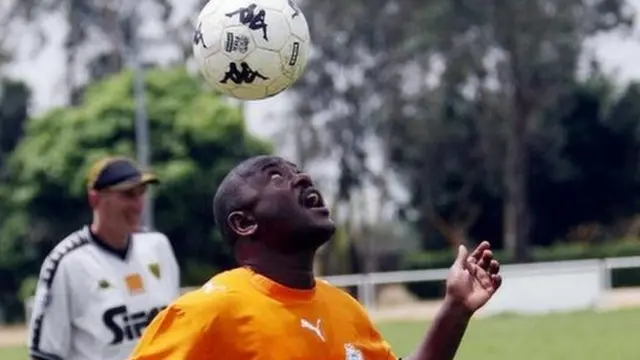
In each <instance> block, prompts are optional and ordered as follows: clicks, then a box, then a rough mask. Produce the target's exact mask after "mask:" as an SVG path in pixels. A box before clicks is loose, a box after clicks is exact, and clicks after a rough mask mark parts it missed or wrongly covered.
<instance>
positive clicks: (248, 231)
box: [227, 211, 258, 236]
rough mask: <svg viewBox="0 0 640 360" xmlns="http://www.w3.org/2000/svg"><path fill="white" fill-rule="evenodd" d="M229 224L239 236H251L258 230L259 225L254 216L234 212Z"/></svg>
mask: <svg viewBox="0 0 640 360" xmlns="http://www.w3.org/2000/svg"><path fill="white" fill-rule="evenodd" d="M227 222H228V223H229V227H231V229H232V230H233V231H234V232H235V233H236V234H238V236H251V235H253V234H254V233H255V232H256V230H257V229H258V224H257V223H256V221H255V219H254V218H253V216H251V215H250V214H247V213H245V212H242V211H234V212H232V213H231V214H229V216H228V217H227Z"/></svg>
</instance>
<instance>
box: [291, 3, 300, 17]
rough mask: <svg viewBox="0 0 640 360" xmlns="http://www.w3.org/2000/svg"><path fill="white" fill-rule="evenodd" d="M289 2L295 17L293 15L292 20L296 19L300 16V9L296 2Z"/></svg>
mask: <svg viewBox="0 0 640 360" xmlns="http://www.w3.org/2000/svg"><path fill="white" fill-rule="evenodd" d="M288 2H289V7H290V8H291V9H292V10H293V15H291V18H292V19H295V17H296V16H298V15H300V7H299V6H298V4H297V3H296V1H295V0H288Z"/></svg>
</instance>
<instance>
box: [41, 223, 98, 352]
mask: <svg viewBox="0 0 640 360" xmlns="http://www.w3.org/2000/svg"><path fill="white" fill-rule="evenodd" d="M86 233H87V230H86V229H82V230H79V231H77V232H75V233H73V234H71V235H69V236H68V237H67V238H66V239H64V240H62V242H60V244H58V245H57V246H56V247H55V248H54V249H53V251H52V252H51V254H49V256H47V258H46V259H45V261H44V264H43V273H42V275H41V279H40V281H42V282H43V283H44V285H45V287H46V289H47V291H49V290H50V289H51V286H52V285H53V279H54V278H55V275H56V272H57V271H58V268H59V266H60V262H61V261H62V259H63V258H64V257H65V256H67V255H69V254H70V253H72V252H73V251H74V250H77V249H79V248H81V247H82V246H84V245H87V244H89V239H88V237H87V235H86ZM46 296H48V295H46ZM44 314H45V312H44V311H41V312H40V313H39V314H38V317H37V318H36V319H35V321H34V323H33V332H32V334H31V344H32V345H31V346H32V349H31V352H32V353H33V354H34V355H37V356H40V357H42V358H43V359H45V360H59V359H60V357H57V356H55V355H51V354H47V353H43V352H41V351H40V338H41V336H42V321H43V320H44ZM42 355H44V356H42ZM47 356H49V357H47ZM51 356H54V357H53V358H52V357H51Z"/></svg>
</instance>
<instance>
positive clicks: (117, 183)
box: [87, 157, 159, 191]
mask: <svg viewBox="0 0 640 360" xmlns="http://www.w3.org/2000/svg"><path fill="white" fill-rule="evenodd" d="M158 182H159V180H158V178H157V177H156V175H155V174H153V173H150V172H145V171H142V170H141V169H140V168H139V167H138V165H136V163H135V162H133V161H132V160H130V159H128V158H125V157H107V158H103V159H100V160H98V161H97V162H95V163H94V164H93V166H91V168H90V170H89V175H88V184H87V185H88V187H89V189H92V190H107V189H108V190H116V191H123V190H129V189H132V188H134V187H136V186H139V185H143V184H157V183H158Z"/></svg>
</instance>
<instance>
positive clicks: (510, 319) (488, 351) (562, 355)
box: [0, 309, 640, 360]
mask: <svg viewBox="0 0 640 360" xmlns="http://www.w3.org/2000/svg"><path fill="white" fill-rule="evenodd" d="M427 325H428V324H426V323H421V322H390V323H384V324H380V329H381V331H382V332H383V334H384V335H385V337H386V338H387V339H388V340H389V342H390V343H391V344H392V345H393V347H394V349H395V351H396V354H397V355H406V354H408V353H409V352H410V351H411V349H412V348H413V347H414V346H415V345H416V344H417V343H418V342H419V341H420V339H421V338H422V336H423V335H424V331H425V329H426V328H427ZM638 329H640V309H636V310H623V311H615V312H606V313H595V312H581V313H572V314H556V315H547V316H540V317H524V316H499V317H493V318H489V319H483V320H474V321H473V322H472V323H471V325H470V327H469V330H468V332H467V335H466V337H465V340H464V342H463V344H462V346H461V347H460V351H459V352H458V357H457V359H461V360H465V359H468V360H603V359H604V360H632V359H638V354H639V351H640V350H639V349H640V347H639V345H638V342H637V341H638V340H637V338H638ZM0 359H2V360H27V356H26V353H25V349H24V348H21V347H18V348H4V349H0Z"/></svg>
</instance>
